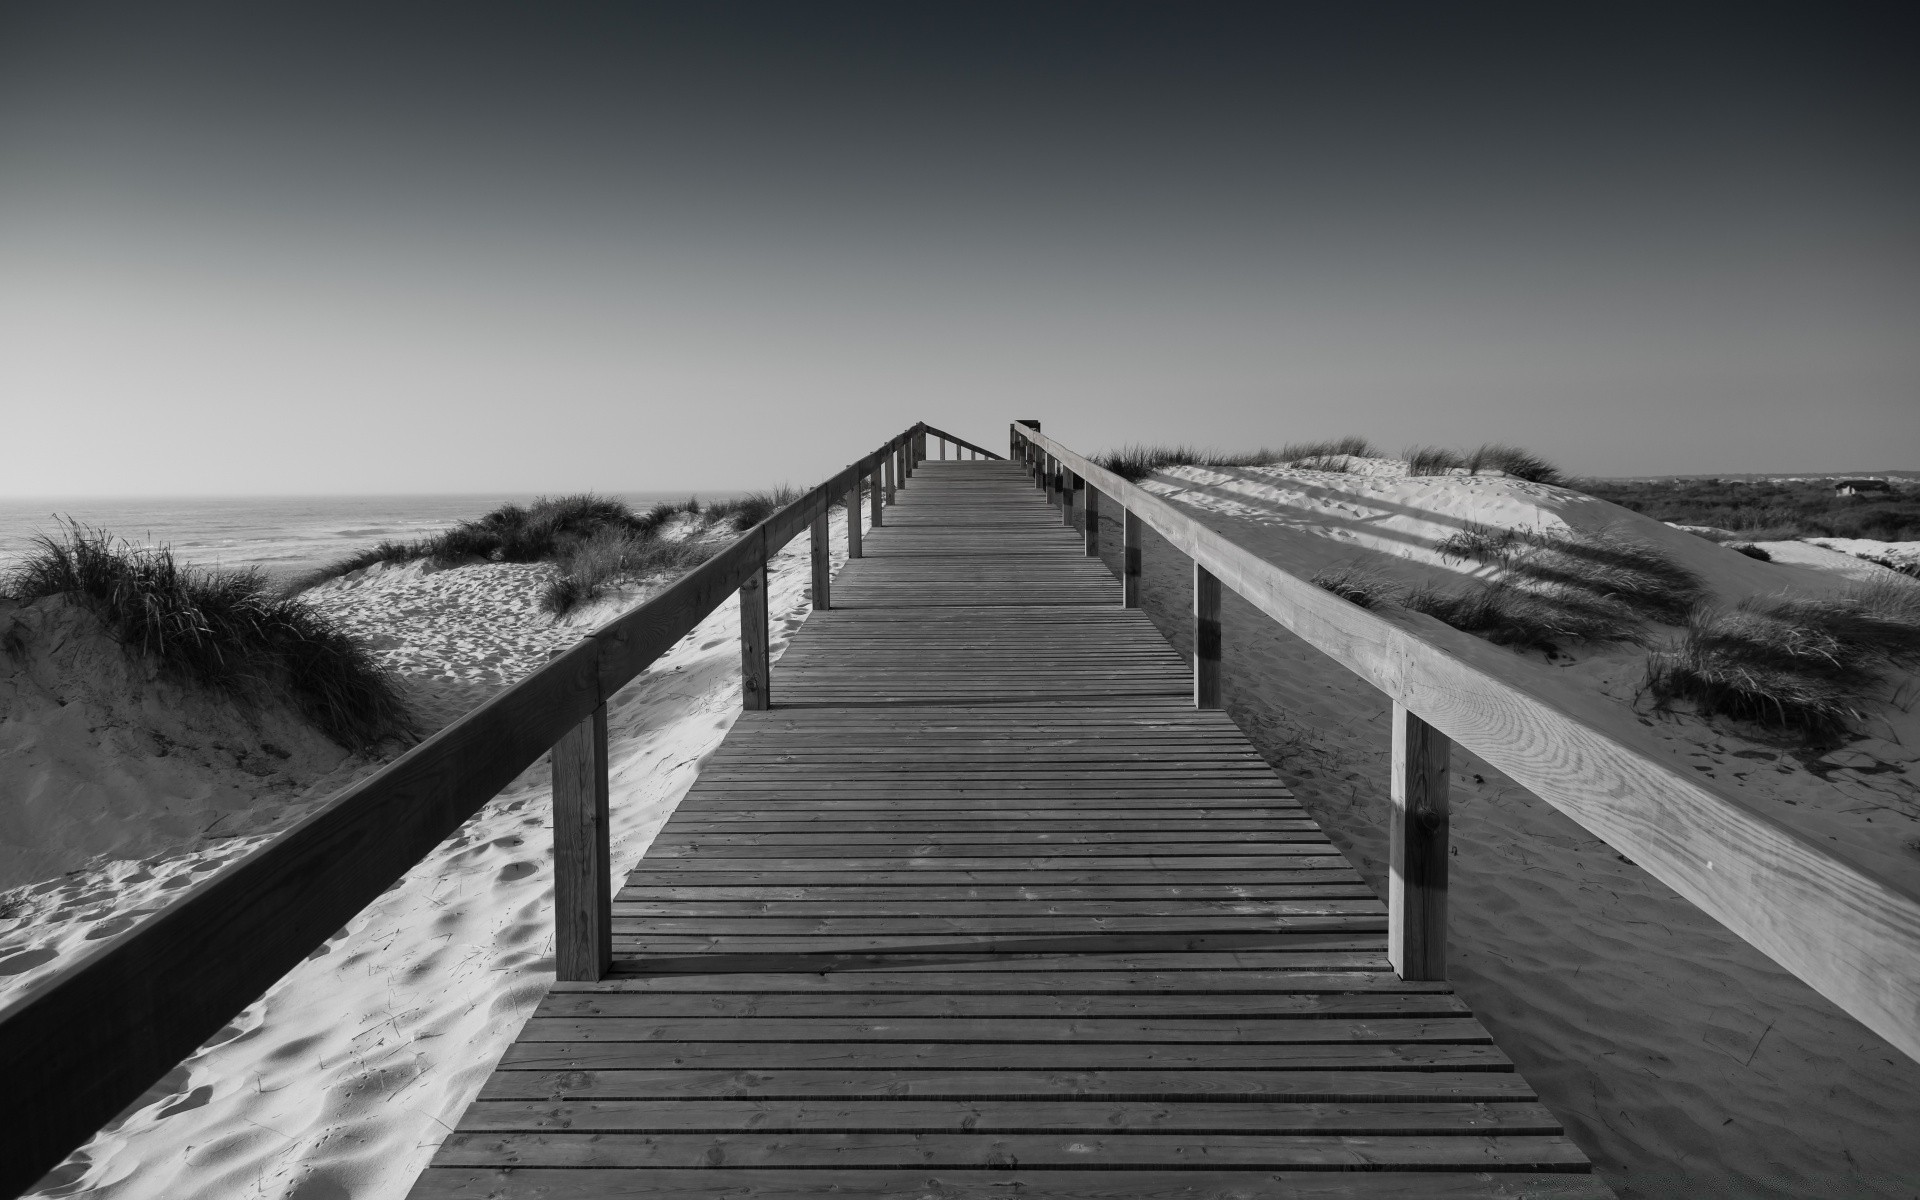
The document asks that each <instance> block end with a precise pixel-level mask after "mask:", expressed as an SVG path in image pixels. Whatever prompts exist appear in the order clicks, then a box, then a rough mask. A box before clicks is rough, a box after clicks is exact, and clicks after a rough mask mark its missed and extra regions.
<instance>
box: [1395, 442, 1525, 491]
mask: <svg viewBox="0 0 1920 1200" xmlns="http://www.w3.org/2000/svg"><path fill="white" fill-rule="evenodd" d="M1400 457H1401V458H1402V459H1404V460H1405V461H1406V464H1407V474H1409V475H1452V474H1454V473H1456V472H1459V473H1462V474H1467V475H1478V474H1480V473H1481V472H1483V471H1499V472H1500V473H1502V474H1504V475H1507V476H1509V477H1511V478H1514V479H1521V480H1525V481H1526V482H1528V483H1559V482H1560V481H1561V478H1562V476H1561V474H1560V468H1558V467H1556V466H1554V465H1553V464H1552V463H1550V462H1548V461H1547V460H1546V459H1544V458H1542V457H1540V456H1539V455H1538V454H1535V453H1533V451H1531V450H1524V449H1522V448H1520V447H1519V446H1509V445H1507V444H1506V443H1504V442H1488V443H1486V444H1484V445H1481V446H1478V447H1476V448H1474V449H1472V450H1455V449H1452V448H1450V447H1447V446H1409V447H1407V448H1406V449H1405V450H1402V451H1401V452H1400Z"/></svg>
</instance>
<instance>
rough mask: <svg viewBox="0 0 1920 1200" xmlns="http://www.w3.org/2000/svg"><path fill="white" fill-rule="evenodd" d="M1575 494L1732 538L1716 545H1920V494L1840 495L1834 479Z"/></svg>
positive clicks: (1645, 482)
mask: <svg viewBox="0 0 1920 1200" xmlns="http://www.w3.org/2000/svg"><path fill="white" fill-rule="evenodd" d="M1570 486H1572V487H1575V488H1577V489H1578V490H1579V491H1582V492H1585V493H1586V494H1587V495H1589V496H1596V497H1598V498H1599V499H1602V500H1607V501H1611V502H1612V503H1614V504H1618V505H1620V506H1621V507H1622V508H1626V509H1631V510H1632V511H1634V512H1637V513H1640V514H1641V515H1643V516H1647V517H1651V518H1653V519H1654V520H1656V521H1666V522H1669V523H1671V524H1675V525H1694V526H1704V527H1709V528H1712V529H1716V530H1721V531H1724V534H1725V535H1731V536H1720V537H1717V538H1716V539H1715V540H1720V541H1735V540H1737V541H1743V542H1784V541H1791V540H1793V539H1795V538H1804V537H1844V538H1867V539H1873V540H1877V541H1886V542H1903V541H1920V487H1914V486H1912V484H1910V483H1909V482H1907V481H1905V480H1900V481H1896V486H1894V487H1892V488H1891V489H1890V490H1888V491H1885V492H1868V493H1856V494H1854V495H1840V494H1837V493H1836V491H1835V488H1834V480H1833V479H1831V478H1818V477H1808V478H1794V479H1764V478H1755V479H1719V478H1713V479H1580V480H1576V481H1574V482H1573V483H1572V484H1571V485H1570Z"/></svg>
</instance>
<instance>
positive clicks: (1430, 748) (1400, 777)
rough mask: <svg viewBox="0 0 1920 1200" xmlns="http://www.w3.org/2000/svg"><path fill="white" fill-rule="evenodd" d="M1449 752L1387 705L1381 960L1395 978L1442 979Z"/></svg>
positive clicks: (1436, 735) (1441, 739)
mask: <svg viewBox="0 0 1920 1200" xmlns="http://www.w3.org/2000/svg"><path fill="white" fill-rule="evenodd" d="M1450 746H1451V743H1449V742H1448V740H1447V737H1446V735H1445V734H1443V733H1441V732H1440V731H1439V730H1437V729H1435V728H1434V727H1433V726H1431V725H1429V724H1427V723H1426V722H1425V721H1422V720H1421V719H1420V718H1419V717H1416V716H1414V715H1413V714H1412V713H1411V712H1408V711H1407V709H1406V706H1405V705H1402V704H1395V705H1394V706H1393V779H1392V782H1391V791H1392V796H1393V821H1392V827H1391V829H1390V830H1389V832H1388V838H1389V840H1390V847H1389V859H1390V866H1391V874H1390V876H1389V878H1388V880H1387V957H1388V959H1389V960H1390V961H1391V962H1392V963H1393V969H1394V970H1395V971H1396V972H1397V973H1398V974H1399V976H1400V978H1402V979H1445V978H1446V977H1447V824H1448V810H1449V804H1448V800H1447V760H1448V758H1449V757H1450V755H1449V749H1450Z"/></svg>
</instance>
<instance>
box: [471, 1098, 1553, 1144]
mask: <svg viewBox="0 0 1920 1200" xmlns="http://www.w3.org/2000/svg"><path fill="white" fill-rule="evenodd" d="M1559 1129H1560V1123H1559V1122H1558V1121H1557V1120H1555V1119H1554V1117H1553V1114H1551V1113H1549V1112H1548V1111H1547V1110H1546V1109H1545V1108H1543V1107H1542V1106H1540V1105H1539V1104H1531V1103H1527V1102H1524V1101H1515V1102H1508V1103H1484V1102H1483V1103H1470V1104H1419V1103H1415V1104H1351V1103H1350V1104H1287V1103H1280V1104H1219V1103H1212V1104H1209V1103H1194V1104H1182V1105H1164V1104H1142V1103H1140V1102H1138V1101H1124V1100H1122V1101H1116V1102H1113V1103H1108V1104H1087V1103H1076V1102H1066V1103H1044V1102H1036V1101H1031V1100H1027V1101H1021V1100H987V1101H973V1102H965V1101H952V1100H931V1101H922V1102H919V1103H915V1104H898V1103H894V1102H892V1101H886V1100H816V1101H811V1102H809V1101H795V1100H775V1101H759V1102H756V1101H734V1100H677V1101H661V1100H564V1101H559V1102H554V1101H549V1100H537V1101H533V1100H490V1101H487V1102H485V1103H481V1104H476V1105H474V1106H473V1107H472V1108H471V1109H469V1110H468V1112H467V1115H466V1116H465V1117H464V1118H463V1119H462V1120H461V1122H460V1130H461V1131H462V1132H467V1133H485V1132H508V1131H520V1130H526V1131H563V1130H564V1131H570V1132H574V1133H699V1132H717V1131H722V1130H741V1131H746V1130H751V1131H754V1132H757V1133H764V1134H773V1133H839V1132H845V1131H848V1130H885V1131H892V1132H897V1133H906V1132H929V1133H933V1132H951V1133H960V1132H968V1133H1003V1132H1004V1133H1034V1132H1043V1131H1044V1132H1051V1133H1108V1134H1117V1133H1187V1134H1201V1133H1217V1134H1246V1133H1256V1132H1257V1133H1268V1134H1277V1133H1288V1134H1299V1133H1318V1134H1345V1135H1347V1136H1366V1135H1372V1136H1382V1135H1391V1134H1400V1135H1404V1136H1428V1137H1435V1136H1444V1135H1447V1134H1462V1133H1465V1134H1488V1133H1492V1132H1499V1133H1502V1134H1509V1135H1512V1134H1533V1135H1548V1136H1550V1135H1552V1134H1554V1133H1557V1132H1559Z"/></svg>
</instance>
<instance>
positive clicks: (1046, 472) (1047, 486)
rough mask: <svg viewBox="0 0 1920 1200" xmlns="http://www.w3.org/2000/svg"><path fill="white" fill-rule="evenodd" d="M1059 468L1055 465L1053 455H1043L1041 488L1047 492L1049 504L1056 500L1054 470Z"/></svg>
mask: <svg viewBox="0 0 1920 1200" xmlns="http://www.w3.org/2000/svg"><path fill="white" fill-rule="evenodd" d="M1057 469H1058V468H1057V467H1056V466H1055V465H1054V461H1053V455H1051V454H1048V455H1044V456H1042V459H1041V462H1040V490H1041V491H1043V492H1045V493H1046V494H1047V503H1048V504H1052V503H1053V502H1054V494H1053V484H1054V471H1055V470H1057Z"/></svg>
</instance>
